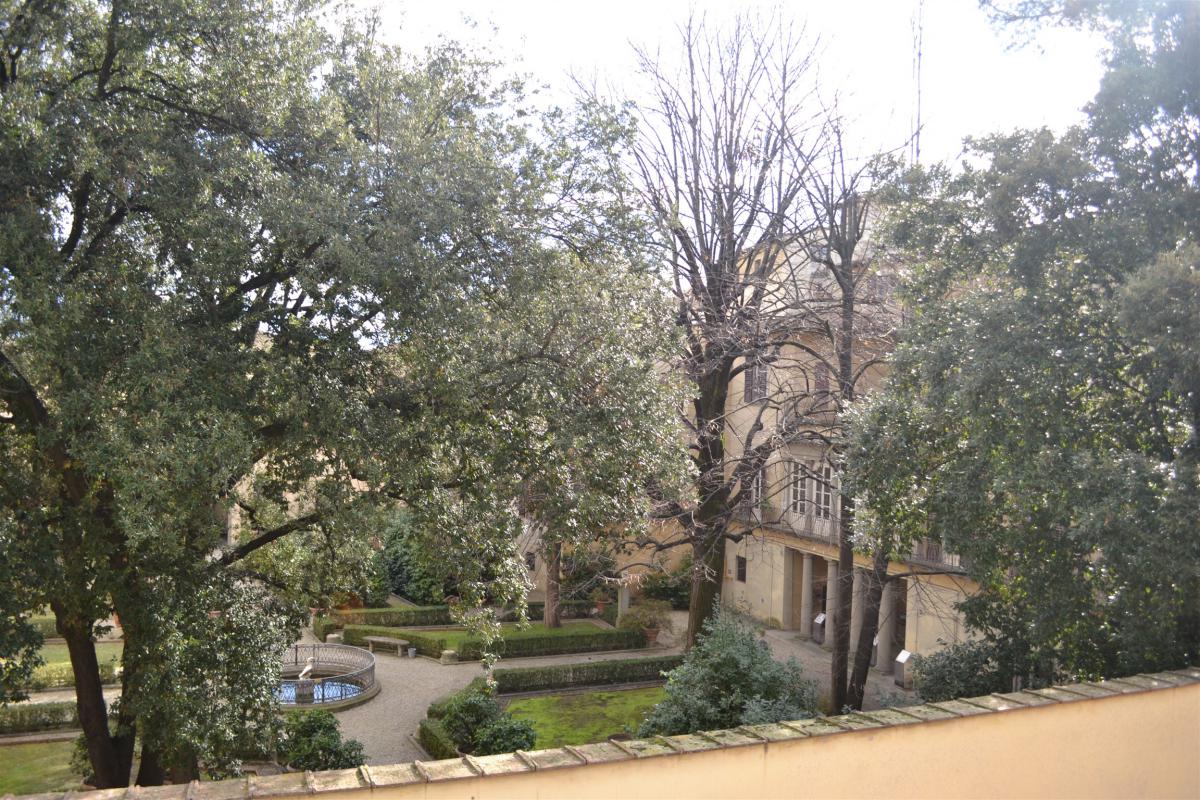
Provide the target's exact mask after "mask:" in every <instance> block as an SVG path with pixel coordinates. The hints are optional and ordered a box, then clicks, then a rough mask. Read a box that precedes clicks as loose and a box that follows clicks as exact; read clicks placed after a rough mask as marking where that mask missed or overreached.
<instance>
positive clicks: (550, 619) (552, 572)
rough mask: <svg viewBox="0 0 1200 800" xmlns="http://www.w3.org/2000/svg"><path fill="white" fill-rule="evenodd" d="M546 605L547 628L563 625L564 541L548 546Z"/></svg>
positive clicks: (545, 556) (543, 616)
mask: <svg viewBox="0 0 1200 800" xmlns="http://www.w3.org/2000/svg"><path fill="white" fill-rule="evenodd" d="M544 558H545V561H546V605H545V607H544V609H543V611H542V621H543V622H544V623H545V625H546V627H547V628H561V627H562V606H561V602H560V601H561V597H562V542H553V543H551V544H550V545H548V546H547V547H546V552H545V555H544Z"/></svg>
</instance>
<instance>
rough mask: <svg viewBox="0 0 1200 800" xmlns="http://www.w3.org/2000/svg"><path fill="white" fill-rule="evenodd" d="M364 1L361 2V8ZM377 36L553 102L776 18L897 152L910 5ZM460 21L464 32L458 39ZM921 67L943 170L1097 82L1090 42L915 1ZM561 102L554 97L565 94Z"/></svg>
mask: <svg viewBox="0 0 1200 800" xmlns="http://www.w3.org/2000/svg"><path fill="white" fill-rule="evenodd" d="M367 2H368V0H364V4H366V3H367ZM370 4H371V5H378V6H379V7H380V8H381V10H382V15H383V22H384V30H383V35H384V37H385V38H386V39H388V40H389V41H392V42H395V43H398V44H401V45H404V46H407V47H414V46H416V47H419V46H421V45H423V44H424V43H427V42H429V41H431V40H433V39H434V38H436V37H437V36H439V35H444V36H447V37H450V38H453V39H457V40H459V41H464V42H467V43H468V44H473V45H476V46H479V47H481V48H484V49H488V50H489V51H490V52H491V54H493V55H495V56H497V57H499V58H501V59H502V60H504V61H505V62H507V63H509V64H510V65H513V66H514V67H515V68H517V69H519V70H522V71H524V72H527V73H529V74H530V75H532V76H533V78H534V82H535V83H539V84H543V83H544V84H547V85H549V86H551V87H552V88H554V89H555V90H557V91H562V92H564V93H565V91H566V90H567V87H569V85H570V80H569V75H570V74H571V73H572V72H573V73H575V74H578V75H581V76H585V77H589V78H590V77H592V76H595V77H596V78H598V79H599V80H600V81H601V82H602V83H609V84H615V85H620V84H623V83H627V82H628V80H627V79H628V76H629V74H630V72H631V70H632V66H633V57H632V46H631V43H636V44H639V45H643V46H648V47H650V48H656V47H660V46H661V48H662V51H663V52H664V53H668V52H669V51H670V48H671V47H672V46H673V45H674V43H675V41H677V35H676V33H675V31H676V27H677V26H678V25H679V24H680V23H681V22H682V21H684V20H685V19H686V18H687V15H688V12H689V9H692V8H695V9H697V10H698V11H701V12H704V13H706V14H707V16H708V18H709V20H710V21H719V20H720V19H722V18H727V17H728V16H730V15H731V14H732V13H733V12H734V11H735V10H737V9H739V8H749V7H759V8H774V7H779V8H781V9H782V10H783V12H784V13H785V14H788V15H790V16H791V17H792V18H793V19H795V20H796V21H797V22H801V23H805V24H806V25H807V28H808V31H809V32H810V33H811V34H812V35H814V36H819V38H820V53H821V58H820V84H821V86H822V87H823V89H822V91H823V92H824V93H825V94H827V95H828V94H830V93H831V92H832V91H833V90H834V89H835V88H836V89H837V91H838V94H839V103H840V106H841V108H842V110H843V112H844V113H848V114H849V115H850V116H851V117H852V118H854V119H855V120H856V121H857V122H858V128H857V129H858V131H860V132H861V133H862V134H863V135H862V136H861V137H860V139H861V146H862V147H864V148H865V149H867V150H875V149H891V148H894V147H899V146H902V145H903V143H904V142H905V141H906V140H907V139H908V137H909V134H910V132H911V130H912V116H913V109H914V107H915V83H914V80H913V51H914V48H913V41H914V36H913V30H914V25H913V20H914V18H915V16H916V11H917V7H918V0H836V1H834V2H830V1H829V0H791V2H783V3H777V2H773V3H770V4H768V3H759V2H751V1H749V0H748V1H747V2H741V3H734V2H729V1H728V0H727V2H723V3H722V2H712V0H708V1H695V2H689V1H688V0H599V1H597V0H590V1H589V2H578V1H577V0H559V1H558V2H552V1H550V0H507V2H505V1H504V0H416V1H410V0H387V1H385V2H380V3H370ZM464 17H469V18H471V19H473V20H474V21H475V23H476V24H475V26H474V27H471V26H469V25H467V24H465V23H464ZM923 19H924V37H923V48H922V52H923V58H922V71H921V72H922V104H921V105H922V119H923V123H924V124H923V128H922V130H923V133H922V137H921V151H922V160H923V161H929V160H934V159H953V158H955V157H956V156H957V155H958V153H959V152H960V149H961V147H960V144H961V141H962V138H963V137H964V136H966V135H970V134H981V133H987V132H991V131H995V130H1011V129H1013V128H1017V127H1032V126H1039V125H1048V126H1050V127H1053V128H1056V129H1062V128H1064V127H1066V126H1067V125H1070V124H1071V123H1073V122H1076V121H1078V120H1079V119H1080V118H1081V114H1080V108H1081V107H1082V106H1083V104H1084V103H1086V102H1087V101H1088V100H1089V99H1090V98H1091V97H1092V95H1093V94H1094V93H1095V91H1096V88H1097V84H1098V80H1099V76H1100V72H1101V63H1100V59H1101V51H1100V43H1099V41H1098V40H1097V39H1095V38H1093V37H1091V36H1090V35H1087V34H1083V33H1079V32H1075V31H1062V30H1053V31H1046V32H1043V33H1041V34H1040V35H1039V37H1038V38H1037V39H1036V40H1035V42H1033V43H1032V44H1028V45H1026V46H1024V47H1021V48H1016V49H1013V48H1011V43H1012V42H1011V36H1010V35H1009V34H1008V33H1007V32H997V31H995V30H994V29H993V28H992V27H991V26H990V25H989V23H988V21H987V19H986V17H985V16H984V14H983V12H982V11H980V10H979V8H978V4H977V3H976V2H975V0H925V2H924V9H923ZM564 97H565V94H564Z"/></svg>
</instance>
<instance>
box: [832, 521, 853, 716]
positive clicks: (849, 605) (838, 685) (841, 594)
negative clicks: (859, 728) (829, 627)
mask: <svg viewBox="0 0 1200 800" xmlns="http://www.w3.org/2000/svg"><path fill="white" fill-rule="evenodd" d="M844 517H845V515H844V512H843V525H844ZM839 539H840V541H839V543H838V577H837V587H838V588H837V610H836V612H835V615H836V616H835V617H834V626H833V656H832V658H831V659H830V673H831V674H830V688H829V703H830V706H831V708H830V713H832V714H840V713H841V712H842V708H844V707H845V705H846V702H847V698H846V673H847V663H848V661H849V655H850V614H851V612H852V610H853V608H854V548H853V547H851V545H850V536H849V533H848V532H847V531H846V530H845V529H844V528H843V530H842V534H841V536H840V537H839Z"/></svg>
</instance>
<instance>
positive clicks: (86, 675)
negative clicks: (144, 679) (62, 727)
mask: <svg viewBox="0 0 1200 800" xmlns="http://www.w3.org/2000/svg"><path fill="white" fill-rule="evenodd" d="M54 614H55V617H56V624H57V626H58V632H59V633H61V634H62V636H63V639H65V640H66V642H67V652H68V653H70V656H71V671H72V672H73V673H74V675H75V707H76V709H77V710H78V712H79V727H81V728H83V734H84V738H85V740H86V741H87V753H88V761H89V762H90V763H91V765H92V774H93V775H94V776H95V781H96V788H97V789H114V788H117V787H121V786H128V785H129V771H128V769H126V770H125V772H124V773H122V772H121V759H120V755H119V753H118V748H117V743H116V742H115V741H114V740H113V737H112V735H111V734H110V733H109V730H108V707H107V706H106V705H105V702H104V687H103V684H102V682H101V680H100V664H99V662H98V661H97V659H96V644H95V642H93V641H92V624H91V622H89V621H83V620H78V619H69V618H67V616H66V614H65V611H64V610H63V609H61V607H59V606H57V605H56V606H55V607H54Z"/></svg>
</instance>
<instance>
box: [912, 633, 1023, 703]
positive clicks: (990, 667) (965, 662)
mask: <svg viewBox="0 0 1200 800" xmlns="http://www.w3.org/2000/svg"><path fill="white" fill-rule="evenodd" d="M995 654H996V651H995V648H994V646H993V645H990V644H988V643H986V642H959V643H957V644H952V645H950V646H949V647H946V648H944V649H943V650H940V651H938V652H936V653H934V654H933V655H929V656H914V657H913V671H914V673H915V678H914V681H913V682H914V685H915V688H916V690H917V693H918V694H920V695H921V699H922V700H924V701H925V702H928V703H935V702H938V701H940V700H953V699H954V698H956V697H977V696H979V695H982V694H990V693H992V692H1006V691H1008V689H1009V681H1008V679H1007V678H1006V677H1005V676H1004V675H1003V674H1002V673H1001V672H1000V669H999V667H998V665H997V664H996V659H995Z"/></svg>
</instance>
